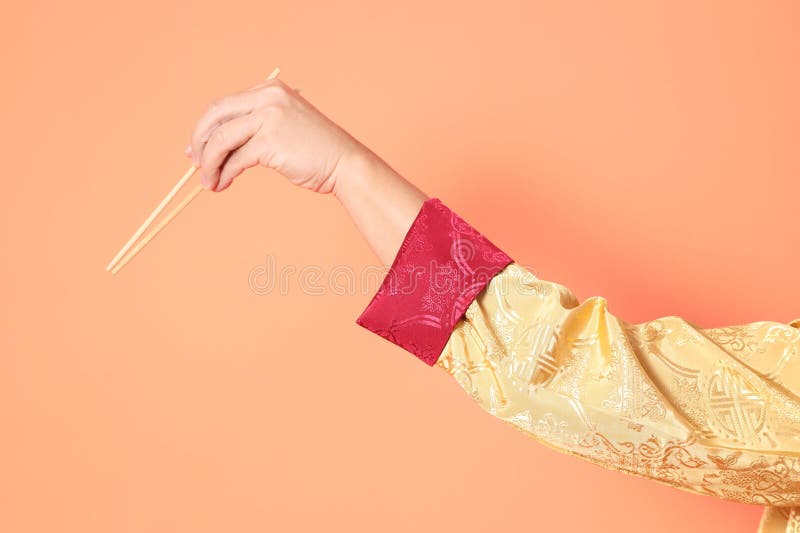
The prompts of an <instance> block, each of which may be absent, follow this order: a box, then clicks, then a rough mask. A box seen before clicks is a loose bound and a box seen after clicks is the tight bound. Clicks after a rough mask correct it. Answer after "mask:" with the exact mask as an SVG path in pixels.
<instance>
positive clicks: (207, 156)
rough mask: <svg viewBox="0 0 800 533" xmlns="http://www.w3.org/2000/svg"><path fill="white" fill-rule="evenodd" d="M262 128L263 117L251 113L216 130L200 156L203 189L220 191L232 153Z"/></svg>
mask: <svg viewBox="0 0 800 533" xmlns="http://www.w3.org/2000/svg"><path fill="white" fill-rule="evenodd" d="M260 127H261V117H260V116H259V115H258V114H255V113H251V114H249V115H245V116H243V117H239V118H235V119H233V120H229V121H228V122H225V123H224V124H222V125H220V126H218V127H217V128H216V129H215V130H214V133H212V134H211V137H210V138H209V139H208V142H207V143H206V145H205V148H204V149H203V152H202V154H201V155H200V167H201V170H202V177H201V178H200V182H201V183H202V184H203V187H205V188H206V189H210V190H219V189H218V188H217V187H218V185H219V182H220V171H221V168H222V166H223V163H225V160H226V159H227V158H228V156H229V155H231V152H234V151H235V150H236V149H237V148H239V147H241V146H243V145H244V144H245V143H247V141H249V140H250V139H251V138H252V137H253V135H255V134H256V132H258V130H259V128H260ZM248 153H249V152H248ZM242 170H244V168H242ZM226 176H227V175H226ZM230 179H233V178H230ZM227 185H230V183H228V184H226V187H227Z"/></svg>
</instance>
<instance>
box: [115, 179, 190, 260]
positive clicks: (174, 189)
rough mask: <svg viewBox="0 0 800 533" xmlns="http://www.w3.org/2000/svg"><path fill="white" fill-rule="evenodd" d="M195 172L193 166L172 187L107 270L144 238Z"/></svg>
mask: <svg viewBox="0 0 800 533" xmlns="http://www.w3.org/2000/svg"><path fill="white" fill-rule="evenodd" d="M195 172H197V167H196V166H194V165H192V166H191V167H189V170H187V171H186V173H185V174H184V175H183V177H182V178H181V179H179V180H178V183H176V184H175V186H174V187H172V190H171V191H169V193H168V194H167V195H166V196H165V197H164V199H163V200H161V203H160V204H158V207H156V208H155V209H154V210H153V212H152V213H150V216H149V217H147V219H146V220H145V221H144V222H142V225H141V226H139V229H137V230H136V233H134V234H133V235H132V236H131V238H130V239H128V242H126V243H125V246H123V247H122V249H121V250H120V251H119V252H117V255H115V256H114V259H112V260H111V262H110V263H109V264H108V266H106V270H111V269H112V268H114V265H116V264H117V261H119V260H120V259H121V258H122V256H123V255H125V252H127V251H128V250H129V249H130V247H131V246H133V243H134V242H136V239H138V238H139V237H141V236H142V233H144V230H146V229H147V228H148V226H150V224H152V223H153V221H154V220H155V219H156V217H157V216H158V215H159V213H161V211H163V210H164V208H165V207H166V206H167V204H168V203H169V201H170V200H172V199H173V198H174V197H175V195H176V194H178V191H180V190H181V188H182V187H183V186H184V185H185V184H186V182H187V181H189V178H191V177H192V176H193V175H194V173H195Z"/></svg>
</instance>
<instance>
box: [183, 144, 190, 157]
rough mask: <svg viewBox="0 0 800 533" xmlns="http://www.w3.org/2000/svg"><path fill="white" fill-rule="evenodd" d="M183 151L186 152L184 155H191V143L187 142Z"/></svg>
mask: <svg viewBox="0 0 800 533" xmlns="http://www.w3.org/2000/svg"><path fill="white" fill-rule="evenodd" d="M183 153H184V154H186V155H191V154H192V145H191V144H187V145H186V149H184V151H183Z"/></svg>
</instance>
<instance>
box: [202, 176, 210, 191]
mask: <svg viewBox="0 0 800 533" xmlns="http://www.w3.org/2000/svg"><path fill="white" fill-rule="evenodd" d="M200 185H202V186H203V188H204V189H209V188H210V187H211V180H210V179H208V176H206V175H205V174H201V175H200Z"/></svg>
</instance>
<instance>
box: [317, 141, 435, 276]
mask: <svg viewBox="0 0 800 533" xmlns="http://www.w3.org/2000/svg"><path fill="white" fill-rule="evenodd" d="M333 193H334V195H335V196H336V198H338V200H339V202H341V204H342V205H343V206H344V208H345V209H346V210H347V212H348V214H349V215H350V217H351V218H352V219H353V222H354V223H355V225H356V227H357V228H358V230H359V231H360V232H361V234H362V235H363V236H364V238H365V239H366V241H367V243H368V244H369V246H370V248H372V251H373V252H374V253H375V255H376V256H377V257H378V259H379V260H380V261H381V262H382V263H383V264H387V265H388V264H391V263H392V260H393V259H394V257H395V255H396V254H397V251H398V249H399V248H400V244H401V243H402V242H403V237H405V235H406V233H407V232H408V229H409V228H410V227H411V224H412V222H413V221H414V218H415V217H416V216H417V213H418V212H419V210H420V208H421V207H422V204H423V203H424V202H425V200H427V199H428V196H427V195H426V194H425V193H423V192H422V191H421V190H419V189H418V188H417V187H415V186H414V184H412V183H411V182H409V181H408V180H406V179H405V178H403V177H402V176H401V175H400V174H398V173H397V172H396V171H395V170H394V169H392V168H391V167H390V166H389V164H388V163H386V162H385V161H383V160H382V159H381V158H380V157H379V156H378V155H376V154H375V153H373V152H371V151H368V150H364V151H361V152H359V153H358V154H355V155H352V156H350V157H347V158H343V159H342V161H341V162H340V166H339V167H338V168H337V171H336V179H335V181H334V190H333Z"/></svg>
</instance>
